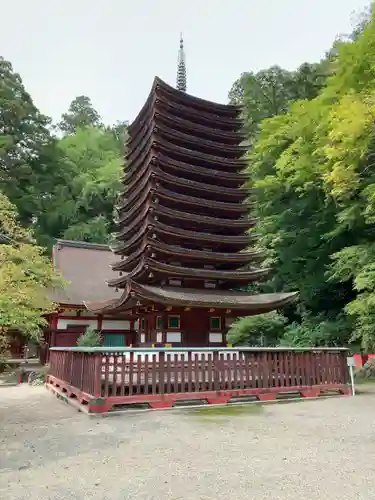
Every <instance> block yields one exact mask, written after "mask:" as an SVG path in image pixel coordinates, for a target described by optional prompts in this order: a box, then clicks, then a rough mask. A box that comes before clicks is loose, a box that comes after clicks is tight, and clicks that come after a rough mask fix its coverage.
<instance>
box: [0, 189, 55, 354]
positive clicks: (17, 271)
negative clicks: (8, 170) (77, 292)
mask: <svg viewBox="0 0 375 500" xmlns="http://www.w3.org/2000/svg"><path fill="white" fill-rule="evenodd" d="M0 234H1V235H3V236H5V238H6V241H7V243H2V244H0V358H1V357H4V353H5V351H6V350H7V347H8V346H7V337H8V330H16V331H18V332H21V333H22V334H23V335H24V336H25V337H29V338H32V339H34V340H37V341H38V340H39V339H40V335H41V327H43V326H45V325H46V324H47V323H46V320H45V319H44V318H43V317H42V315H43V314H47V313H50V312H53V311H54V310H55V304H54V303H53V302H52V301H51V300H50V299H49V298H48V295H47V293H46V292H47V291H48V290H53V289H54V288H56V287H60V286H62V284H63V281H62V280H61V278H60V277H59V276H58V275H57V274H56V273H55V271H54V269H53V267H52V264H51V262H50V259H49V258H47V257H45V255H44V249H43V248H41V247H39V246H37V245H36V244H34V240H33V235H32V232H31V231H30V230H27V229H23V228H22V227H21V226H20V225H19V223H18V220H17V212H16V209H15V207H14V205H12V204H11V203H10V201H9V200H8V198H7V197H6V196H4V195H3V194H1V193H0Z"/></svg>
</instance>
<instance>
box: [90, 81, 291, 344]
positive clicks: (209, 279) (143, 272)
mask: <svg viewBox="0 0 375 500" xmlns="http://www.w3.org/2000/svg"><path fill="white" fill-rule="evenodd" d="M180 80H181V79H180ZM185 85H186V82H185ZM240 112H241V110H240V108H239V107H237V106H230V105H223V104H216V103H213V102H209V101H206V100H202V99H199V98H197V97H193V96H191V95H189V94H186V93H185V92H184V91H180V90H178V89H174V88H173V87H170V86H169V85H167V84H166V83H164V82H163V81H162V80H160V79H159V78H156V79H155V81H154V84H153V87H152V90H151V92H150V94H149V97H148V99H147V101H146V103H145V105H144V106H143V108H142V110H141V111H140V113H139V115H138V116H137V118H136V119H135V120H134V122H133V123H132V124H131V125H130V126H129V129H128V133H129V140H128V145H127V146H128V147H127V151H128V152H127V161H126V165H127V166H126V170H125V172H124V177H123V185H124V189H123V192H122V193H121V197H120V202H119V204H118V206H117V211H118V232H117V235H116V240H117V243H116V245H115V246H114V247H113V251H114V253H115V254H116V255H117V258H118V260H117V262H115V263H114V264H113V265H112V269H113V271H115V272H116V278H113V279H110V280H109V281H108V285H109V286H110V287H113V288H114V289H116V290H118V292H119V298H118V299H115V300H109V301H106V302H97V303H87V304H86V305H87V308H88V309H90V310H91V311H93V312H96V313H100V314H105V315H108V314H119V313H121V314H124V313H127V314H129V315H132V316H136V317H138V318H139V321H137V323H136V324H137V325H138V326H137V333H138V335H137V345H141V346H142V345H145V346H146V345H155V344H172V345H175V346H181V345H183V346H207V345H216V346H217V345H224V344H225V343H226V337H225V333H226V331H227V330H228V326H229V325H230V324H231V322H232V321H233V319H234V318H236V317H239V316H245V315H254V314H260V313H264V312H268V311H271V310H274V309H276V308H278V307H282V306H284V305H287V304H290V303H291V302H293V301H294V300H295V298H296V294H295V293H280V294H258V295H254V294H250V293H247V292H235V291H233V290H235V289H238V288H243V287H245V286H246V285H248V284H249V283H253V282H255V281H256V280H259V279H262V278H264V277H265V276H266V275H267V273H268V270H267V269H264V268H262V266H261V260H262V257H263V255H262V254H261V253H260V252H259V251H256V250H254V249H252V248H251V246H252V244H253V236H251V235H250V234H249V229H250V228H252V227H253V226H254V225H255V223H256V220H255V219H254V218H253V217H252V216H251V205H250V204H249V202H248V201H247V199H248V196H249V192H248V189H246V188H245V187H244V185H245V183H246V181H247V180H248V174H247V173H246V172H245V169H246V166H247V162H246V161H245V159H244V158H243V155H244V153H245V148H244V147H243V146H241V143H242V142H243V140H244V136H243V134H242V133H241V127H242V122H241V119H240Z"/></svg>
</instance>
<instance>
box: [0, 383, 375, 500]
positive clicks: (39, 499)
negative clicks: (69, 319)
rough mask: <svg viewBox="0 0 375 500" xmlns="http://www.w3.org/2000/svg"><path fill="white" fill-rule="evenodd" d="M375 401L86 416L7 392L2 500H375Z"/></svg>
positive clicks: (30, 394) (2, 403)
mask: <svg viewBox="0 0 375 500" xmlns="http://www.w3.org/2000/svg"><path fill="white" fill-rule="evenodd" d="M374 410H375V393H374V392H373V390H372V391H371V392H369V393H366V394H362V395H358V396H356V397H355V398H350V397H342V398H335V399H326V400H321V401H304V402H293V403H290V404H277V405H268V406H262V407H257V408H254V407H252V408H251V409H250V408H249V409H248V410H247V409H246V410H244V412H243V413H242V412H239V411H237V410H236V409H234V410H231V409H229V411H228V412H227V413H224V411H223V410H222V409H219V410H217V411H216V410H215V411H213V412H212V413H211V412H210V411H209V413H203V410H202V411H198V412H197V411H195V410H191V409H189V410H172V411H154V412H146V413H138V414H135V413H131V414H126V415H124V414H123V415H117V416H111V417H107V418H100V419H89V418H88V417H87V416H86V415H83V414H79V413H77V412H76V411H75V410H73V409H72V408H71V407H70V406H68V405H66V404H64V403H63V402H61V401H59V400H57V399H56V398H55V397H54V396H53V395H52V394H50V393H49V392H48V391H46V390H45V389H44V388H43V387H33V388H32V387H28V386H26V385H24V386H18V387H9V388H2V389H0V499H1V500H21V499H22V500H24V499H25V500H26V499H32V500H47V499H51V500H52V499H53V500H57V499H64V500H73V499H74V500H78V499H97V500H99V499H100V500H120V499H121V500H125V499H132V500H133V499H137V500H138V499H139V500H143V499H144V500H145V499H163V500H181V499H189V500H196V499H202V500H211V499H212V500H214V499H215V500H221V499H225V500H231V499H233V500H242V499H246V500H252V499H254V500H255V499H256V500H262V499H267V500H276V499H277V500H284V499H285V500H289V499H296V500H297V499H298V500H299V499H303V500H315V499H316V500H317V499H319V500H321V499H324V500H335V499H340V500H346V499H348V500H349V499H350V500H354V499H360V500H367V499H368V500H373V499H374V498H375V463H374V442H375V422H374V414H375V411H374Z"/></svg>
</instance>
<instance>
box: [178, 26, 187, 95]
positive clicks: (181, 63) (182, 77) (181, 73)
mask: <svg viewBox="0 0 375 500" xmlns="http://www.w3.org/2000/svg"><path fill="white" fill-rule="evenodd" d="M176 86H177V90H181V92H186V63H185V51H184V40H183V38H182V33H180V50H179V51H178V62H177V85H176Z"/></svg>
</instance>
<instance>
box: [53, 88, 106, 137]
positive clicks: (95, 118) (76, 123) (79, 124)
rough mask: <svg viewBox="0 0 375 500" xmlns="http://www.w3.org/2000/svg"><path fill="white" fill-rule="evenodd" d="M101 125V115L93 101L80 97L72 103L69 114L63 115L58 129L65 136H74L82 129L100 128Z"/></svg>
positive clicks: (83, 96)
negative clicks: (94, 106)
mask: <svg viewBox="0 0 375 500" xmlns="http://www.w3.org/2000/svg"><path fill="white" fill-rule="evenodd" d="M101 125H102V123H101V118H100V115H99V113H98V112H97V111H96V109H95V108H93V106H92V104H91V99H90V98H89V97H87V96H85V95H80V96H78V97H76V98H75V99H74V100H73V101H72V102H71V103H70V106H69V110H68V112H67V113H63V115H62V116H61V121H60V122H59V124H58V126H57V127H58V128H59V129H60V130H61V131H62V132H63V133H64V134H70V135H73V134H75V133H77V130H78V129H80V128H85V127H100V126H101Z"/></svg>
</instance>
